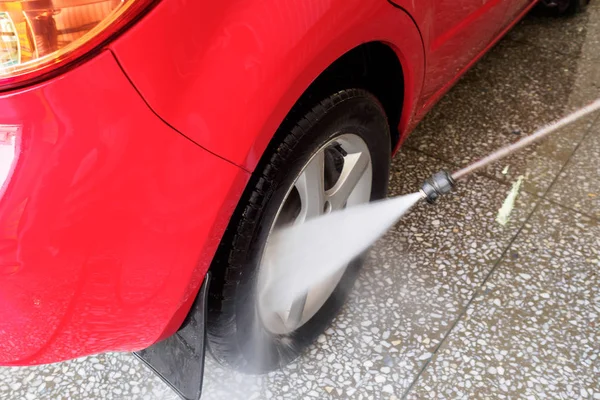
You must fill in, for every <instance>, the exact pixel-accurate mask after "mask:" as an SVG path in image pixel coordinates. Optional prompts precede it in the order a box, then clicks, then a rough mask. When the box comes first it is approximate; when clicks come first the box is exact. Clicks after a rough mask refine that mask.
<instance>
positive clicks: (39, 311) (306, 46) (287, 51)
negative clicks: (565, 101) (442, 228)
mask: <svg viewBox="0 0 600 400" xmlns="http://www.w3.org/2000/svg"><path fill="white" fill-rule="evenodd" d="M534 3H535V2H534V1H530V0H483V1H482V0H459V1H448V0H422V1H419V2H415V1H410V0H395V1H394V2H391V1H390V2H388V1H386V0H305V1H296V2H292V1H282V0H243V1H242V0H226V1H219V2H206V1H198V0H160V1H152V2H148V4H147V5H146V6H145V7H144V8H143V10H140V11H139V12H138V15H136V18H134V19H132V20H131V21H130V22H129V23H128V24H127V25H126V26H124V27H123V28H122V29H119V30H118V31H116V32H114V34H112V35H111V36H110V37H109V38H107V39H106V40H103V41H102V43H100V44H98V45H96V46H94V48H93V49H90V50H89V51H87V52H86V54H85V55H83V56H81V57H78V58H76V59H74V60H73V61H72V62H69V63H67V64H64V65H61V66H60V67H59V68H56V69H53V68H51V67H49V68H48V72H47V73H45V74H40V75H39V76H36V78H35V79H33V80H30V81H26V82H22V83H16V84H15V83H13V82H12V81H10V80H6V79H5V80H3V79H2V75H0V90H1V92H0V142H2V143H1V144H0V146H4V149H5V150H6V149H8V150H7V151H8V153H6V151H5V150H3V153H2V156H3V157H5V158H6V159H7V160H8V161H6V160H4V164H7V166H5V169H6V173H5V176H4V177H3V178H4V182H3V186H2V193H1V198H0V365H34V364H40V363H50V362H57V361H62V360H67V359H71V358H75V357H80V356H84V355H88V354H93V353H98V352H105V351H114V350H122V351H135V350H140V349H144V348H146V347H148V346H151V345H152V344H154V343H156V342H159V341H160V340H162V339H165V338H167V337H169V336H171V335H172V334H173V333H175V332H176V331H177V330H178V329H179V327H180V326H181V324H182V322H183V321H184V319H185V317H186V315H187V314H188V312H189V310H190V307H191V306H192V304H193V302H194V299H195V298H196V295H197V293H198V290H199V288H200V286H201V284H202V282H203V279H204V277H205V275H206V273H207V271H208V270H209V267H210V265H211V262H212V259H213V256H214V254H215V251H216V249H217V246H218V245H219V242H220V240H221V238H222V236H223V233H224V231H225V229H226V227H227V224H228V221H229V219H230V217H231V215H232V214H233V212H234V210H235V209H236V206H237V204H238V201H239V199H240V196H241V195H242V193H243V191H244V188H245V187H246V184H247V182H248V180H249V179H250V177H251V175H252V173H253V171H254V169H255V168H256V166H257V163H258V162H259V160H260V159H261V156H262V154H263V153H264V151H265V149H266V148H267V146H268V145H269V142H270V140H271V138H272V137H273V134H274V133H275V132H276V131H277V129H278V127H279V126H280V125H281V123H282V121H284V120H285V118H286V115H288V113H289V112H290V110H292V109H293V107H294V105H295V104H296V102H297V101H298V100H299V99H300V98H301V96H302V95H303V94H304V93H306V91H307V90H308V89H309V88H311V87H312V88H314V87H315V85H317V84H318V85H321V84H324V85H326V84H327V83H326V82H324V80H323V79H320V77H322V76H323V74H324V71H328V69H329V68H330V67H331V66H332V65H335V63H336V60H340V59H341V58H343V56H344V55H345V54H347V53H348V52H350V51H352V50H353V49H357V48H363V49H374V48H377V50H374V51H373V52H369V51H368V53H369V54H371V55H373V59H372V60H370V61H369V62H371V64H369V68H372V70H375V71H377V74H382V75H380V76H379V79H381V78H382V77H383V78H386V79H385V80H384V84H381V83H380V84H379V86H378V88H379V89H378V91H379V93H381V96H382V98H381V100H382V103H384V106H385V107H386V110H390V115H389V119H390V121H392V122H393V123H394V125H395V126H397V128H398V129H397V132H394V135H393V136H394V138H393V140H394V142H393V144H394V146H395V148H396V149H397V148H398V146H400V144H401V143H402V141H403V140H404V138H405V137H406V135H407V134H408V133H409V132H410V131H411V130H412V129H413V128H414V127H415V126H416V125H417V123H418V122H419V120H420V119H421V118H422V117H423V115H424V114H425V113H426V112H427V110H429V109H430V108H431V106H432V105H433V104H435V102H436V101H437V100H438V99H439V98H440V97H441V96H442V95H443V94H444V93H445V92H446V91H447V90H448V89H449V88H450V87H451V86H452V85H453V84H454V83H455V82H456V81H457V79H458V78H459V77H460V76H461V75H462V74H463V73H464V72H465V71H466V70H467V69H468V68H469V67H470V66H471V65H472V64H473V63H475V62H476V61H477V59H478V58H479V57H481V56H482V55H483V54H484V53H485V52H486V51H487V50H488V49H489V48H490V47H491V46H492V45H493V44H494V43H495V42H496V41H497V40H499V39H500V38H501V37H502V35H503V34H504V33H505V32H506V31H507V30H508V29H510V27H511V26H512V25H514V24H515V23H516V22H517V21H518V20H519V19H520V18H521V17H522V16H523V15H524V14H525V13H526V12H527V10H529V9H530V8H531V7H532V6H533V5H534ZM0 4H2V3H0ZM107 29H110V28H107ZM390 55H391V56H393V57H392V58H393V61H394V62H393V63H391V64H389V65H388V64H385V65H384V64H383V61H385V60H386V59H389V58H390ZM380 61H381V62H380ZM344 67H345V68H348V69H349V70H352V69H358V70H359V71H358V72H360V69H361V68H362V66H360V65H356V66H353V64H352V63H346V64H344ZM337 72H339V70H337ZM356 72H357V71H354V70H353V72H352V73H356ZM367 73H368V71H367ZM386 74H387V75H386ZM330 75H331V74H330ZM358 75H360V73H358ZM388 77H389V79H387V78H388ZM375 78H376V77H372V79H375ZM369 79H371V78H369ZM7 82H8V83H7ZM385 82H390V83H391V84H389V85H386V84H385ZM3 83H5V85H4V86H3V85H2V84H3ZM384 89H385V90H384ZM376 94H378V93H376ZM13 153H14V160H13V158H12V155H11V154H13ZM5 154H9V155H10V156H5Z"/></svg>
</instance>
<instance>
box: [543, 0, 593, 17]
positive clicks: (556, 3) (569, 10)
mask: <svg viewBox="0 0 600 400" xmlns="http://www.w3.org/2000/svg"><path fill="white" fill-rule="evenodd" d="M589 3H590V0H543V1H542V2H541V3H540V5H541V6H542V7H544V8H545V9H546V10H547V11H549V12H550V13H551V14H553V15H554V16H570V15H575V14H577V13H580V12H583V11H585V9H586V8H587V6H588V4H589Z"/></svg>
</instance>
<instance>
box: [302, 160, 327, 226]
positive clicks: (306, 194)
mask: <svg viewBox="0 0 600 400" xmlns="http://www.w3.org/2000/svg"><path fill="white" fill-rule="evenodd" d="M324 177H325V153H324V152H323V151H319V152H318V153H317V154H315V156H314V157H313V158H312V160H311V161H310V162H309V163H308V165H307V166H306V168H305V169H304V171H303V172H302V174H301V175H300V176H299V177H298V179H297V180H296V184H295V186H296V189H297V190H298V194H299V195H300V203H301V209H300V214H299V215H298V217H297V218H296V221H295V223H302V222H304V221H305V220H306V219H309V218H313V217H316V216H318V215H320V214H322V213H323V206H324V204H325V190H324Z"/></svg>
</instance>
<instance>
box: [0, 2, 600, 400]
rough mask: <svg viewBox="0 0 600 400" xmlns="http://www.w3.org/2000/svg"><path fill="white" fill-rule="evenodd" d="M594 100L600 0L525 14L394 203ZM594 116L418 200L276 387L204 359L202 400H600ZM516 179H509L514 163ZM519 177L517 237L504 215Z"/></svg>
mask: <svg viewBox="0 0 600 400" xmlns="http://www.w3.org/2000/svg"><path fill="white" fill-rule="evenodd" d="M598 96H600V2H598V1H596V2H595V3H592V6H591V9H590V10H589V11H588V13H587V14H584V15H580V16H577V17H575V18H571V19H552V18H547V17H539V16H538V17H536V16H529V17H527V18H526V19H525V20H524V21H523V22H521V23H520V24H519V25H518V26H517V27H516V28H515V29H514V30H513V31H512V32H511V33H510V34H509V35H508V36H507V37H506V38H505V39H504V40H503V41H502V42H500V44H499V45H498V46H496V47H495V48H494V49H493V50H492V51H491V52H490V53H489V54H488V55H487V56H485V57H484V59H483V60H481V62H479V63H478V64H477V65H476V66H475V67H474V68H473V69H472V70H471V71H470V72H468V73H467V75H466V76H465V77H464V78H463V79H462V80H461V81H460V82H459V83H458V84H457V85H456V86H455V88H453V89H452V90H451V91H450V93H448V95H446V97H444V99H443V100H442V101H441V102H440V104H438V105H437V106H436V107H435V108H434V109H433V110H432V111H431V113H430V114H429V115H428V116H427V117H426V118H425V120H424V121H423V122H422V123H421V125H420V126H419V128H418V129H417V130H416V131H415V132H414V133H413V135H412V136H411V137H410V138H409V140H408V141H407V142H406V145H405V146H404V147H403V149H402V151H401V152H400V154H398V156H397V157H396V159H395V161H394V163H393V166H392V169H393V175H392V179H391V182H390V192H391V194H392V195H399V194H404V193H409V192H413V191H415V189H416V188H417V187H418V185H419V184H420V183H421V182H422V181H423V179H425V178H426V177H428V175H430V174H431V173H432V172H434V171H436V170H438V169H440V168H441V167H443V168H448V169H455V168H457V167H460V166H464V165H466V164H467V163H468V162H469V161H472V160H474V159H475V158H478V157H480V156H482V155H485V154H486V153H488V152H490V151H492V150H494V149H496V148H498V147H500V146H502V145H505V144H507V143H510V142H512V141H514V140H516V139H518V138H519V137H520V136H521V135H523V134H526V133H530V132H532V131H533V130H534V128H536V127H537V126H538V125H539V124H541V123H543V122H546V121H549V120H551V119H554V118H556V117H559V116H561V115H563V114H565V113H567V112H568V111H570V110H572V109H574V108H577V107H578V106H582V105H584V104H586V103H587V102H589V101H591V100H594V99H595V98H596V97H598ZM599 160H600V117H599V116H598V115H595V116H593V117H590V118H587V119H585V120H583V121H580V122H579V123H577V124H576V125H574V126H572V127H570V128H568V129H564V130H563V131H562V132H560V133H559V134H557V135H555V136H554V137H552V138H550V139H548V140H546V141H545V142H542V143H540V144H538V145H535V146H533V147H531V148H529V149H528V150H526V151H524V152H522V153H520V154H518V155H515V156H512V157H510V158H509V159H507V160H506V161H503V162H501V163H499V164H497V165H495V166H493V167H490V168H488V169H487V170H486V171H484V172H483V173H480V174H478V175H477V176H474V177H473V178H471V179H470V180H469V183H468V184H464V185H462V186H461V187H460V188H459V190H457V192H456V193H455V194H453V195H451V196H449V197H448V198H446V199H444V200H445V201H441V202H440V204H439V205H437V206H436V207H435V208H434V209H432V208H431V207H429V206H426V205H423V204H421V205H419V206H418V207H416V208H415V209H414V210H413V211H412V212H411V213H410V214H409V215H407V216H406V217H405V218H404V219H403V220H402V222H401V223H400V224H398V225H397V226H396V227H395V228H394V229H393V230H392V231H391V232H390V233H389V234H388V235H387V236H385V237H384V238H383V239H382V240H381V241H380V242H379V243H378V244H377V246H376V248H375V249H374V250H373V251H372V253H371V256H370V260H369V263H368V265H367V266H366V268H365V270H364V271H363V273H362V275H361V277H360V279H359V282H358V284H357V286H356V288H355V290H354V292H353V294H352V296H351V299H350V301H349V303H348V305H347V306H346V307H345V308H344V310H343V312H342V313H341V314H340V315H339V317H337V318H336V319H335V321H334V323H333V325H332V326H331V328H330V329H328V330H327V331H326V333H325V334H324V335H322V336H321V337H320V338H319V339H318V342H317V343H316V344H315V345H313V346H312V347H310V349H309V350H308V352H307V353H306V354H305V355H304V356H303V357H301V358H300V359H298V360H297V361H296V362H294V363H293V364H292V365H289V366H288V367H287V368H285V369H283V370H281V371H277V372H274V373H271V374H269V375H267V376H261V377H252V376H243V375H237V374H233V373H232V372H231V371H227V370H224V369H222V368H221V367H219V366H218V365H216V364H215V363H214V362H213V361H211V360H210V359H209V360H208V361H207V366H206V376H205V384H204V391H205V396H204V397H203V398H204V399H251V398H255V399H264V398H267V399H270V398H273V399H275V398H286V399H288V398H289V399H298V398H317V399H329V398H330V399H346V398H356V399H379V398H383V399H394V398H403V397H406V398H409V399H429V398H431V399H434V398H449V399H454V398H467V397H468V398H490V397H493V398H525V399H539V398H563V399H572V398H588V399H600V382H599V381H600V379H599V378H600V361H599V360H598V358H599V357H600V317H599V315H600V269H599V266H600V161H599ZM507 167H508V170H506V168H507ZM520 175H523V176H525V185H524V193H522V195H521V196H520V197H519V199H518V201H517V204H516V208H515V211H514V213H513V215H512V218H511V220H510V222H509V223H508V225H506V226H504V227H503V226H500V225H499V224H497V223H496V222H495V216H496V213H497V210H498V208H500V206H501V204H502V202H503V200H504V198H505V197H506V195H507V192H508V191H509V189H510V184H511V182H513V181H514V180H516V179H517V178H518V177H519V176H520ZM63 398H64V399H66V398H69V399H134V400H135V399H176V398H177V397H176V396H175V395H174V394H173V393H171V392H170V391H169V389H168V388H167V387H166V386H165V385H164V384H163V383H162V382H161V381H160V380H159V379H157V378H156V377H154V376H153V375H152V374H151V373H150V372H149V371H148V370H147V369H146V368H145V367H143V366H142V365H140V363H139V362H138V361H137V360H136V359H134V358H133V357H132V356H131V355H129V354H106V355H98V356H94V357H88V358H84V359H79V360H74V361H71V362H68V363H62V364H55V365H50V366H43V367H36V368H1V369H0V399H28V400H32V399H63Z"/></svg>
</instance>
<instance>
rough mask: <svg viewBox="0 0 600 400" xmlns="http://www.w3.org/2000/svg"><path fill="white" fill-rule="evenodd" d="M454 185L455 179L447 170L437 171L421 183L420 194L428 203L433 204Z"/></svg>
mask: <svg viewBox="0 0 600 400" xmlns="http://www.w3.org/2000/svg"><path fill="white" fill-rule="evenodd" d="M455 185H456V181H455V180H454V179H452V175H450V173H449V172H448V171H439V172H436V173H435V174H433V176H432V177H431V178H429V179H427V180H426V181H425V183H423V186H421V194H422V195H423V198H424V199H425V200H426V201H427V202H428V203H430V204H433V203H435V201H436V200H437V199H438V197H440V196H441V195H443V194H446V193H449V192H450V191H451V190H452V189H453V188H454V186H455Z"/></svg>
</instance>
